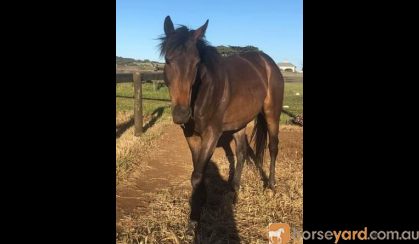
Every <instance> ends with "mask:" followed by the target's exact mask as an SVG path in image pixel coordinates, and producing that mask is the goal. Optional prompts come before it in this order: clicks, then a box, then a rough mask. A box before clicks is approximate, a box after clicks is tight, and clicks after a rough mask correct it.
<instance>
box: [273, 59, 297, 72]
mask: <svg viewBox="0 0 419 244" xmlns="http://www.w3.org/2000/svg"><path fill="white" fill-rule="evenodd" d="M277 65H278V67H279V69H280V70H281V71H290V72H296V71H297V66H295V65H293V64H292V63H290V62H287V61H284V62H282V63H278V64H277Z"/></svg>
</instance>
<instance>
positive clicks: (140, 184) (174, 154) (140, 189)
mask: <svg viewBox="0 0 419 244" xmlns="http://www.w3.org/2000/svg"><path fill="white" fill-rule="evenodd" d="M232 149H233V152H234V143H232ZM222 157H224V158H225V151H224V150H223V148H221V147H219V148H217V149H216V151H215V153H214V155H213V157H212V161H213V162H214V160H215V162H217V161H223V162H225V161H226V160H217V159H220V158H222ZM142 158H143V161H144V162H142V163H144V164H143V165H145V169H141V170H140V169H134V170H133V171H132V173H131V174H130V176H129V177H128V179H126V180H125V181H124V182H122V183H121V184H119V185H118V186H117V191H116V195H117V198H116V206H117V209H116V217H117V218H116V222H117V223H116V224H117V231H120V228H121V227H120V225H121V224H120V220H121V219H123V218H124V216H128V215H130V214H131V213H133V212H135V214H137V215H138V213H146V210H147V207H148V206H149V204H150V203H152V202H153V201H154V199H153V197H152V194H150V193H154V192H157V191H161V190H163V189H172V188H173V187H175V188H176V187H177V188H179V187H180V188H183V189H184V190H185V191H187V192H190V190H191V187H190V183H189V182H190V175H191V173H192V160H191V154H190V151H189V147H188V145H187V143H186V140H185V138H184V136H183V133H182V131H181V129H180V127H179V126H177V125H168V126H167V128H166V129H165V132H164V133H163V134H162V135H161V136H160V137H159V139H158V140H157V142H156V144H155V145H154V146H153V150H150V151H149V152H148V154H147V155H143V157H142ZM284 158H287V160H289V159H290V158H291V159H295V160H300V159H301V158H302V128H301V127H296V126H281V130H280V153H279V155H278V161H279V162H280V161H281V159H284ZM278 164H279V163H277V167H278ZM223 167H225V166H223ZM245 170H246V166H245ZM278 171H279V172H280V171H281V168H280V167H278V169H277V172H278ZM223 178H227V176H226V175H223ZM277 184H278V185H279V186H278V187H279V189H281V188H282V187H285V185H284V184H285V183H281V180H280V179H277Z"/></svg>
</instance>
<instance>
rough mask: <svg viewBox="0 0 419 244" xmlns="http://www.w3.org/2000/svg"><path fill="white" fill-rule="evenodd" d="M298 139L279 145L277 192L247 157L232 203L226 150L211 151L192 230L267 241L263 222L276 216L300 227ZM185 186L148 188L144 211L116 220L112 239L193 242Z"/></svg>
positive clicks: (208, 237)
mask: <svg viewBox="0 0 419 244" xmlns="http://www.w3.org/2000/svg"><path fill="white" fill-rule="evenodd" d="M281 130H301V131H302V128H295V126H294V127H282V129H281ZM301 133H302V132H301ZM298 140H299V141H297V142H293V143H291V144H289V145H287V146H286V148H285V147H284V146H282V145H281V150H282V153H281V154H280V155H279V157H278V163H277V187H276V192H277V193H276V195H274V196H272V195H271V194H269V191H264V188H263V183H262V181H261V179H260V175H259V173H258V170H256V168H255V166H254V165H253V164H252V163H248V164H246V165H245V168H244V171H243V176H242V184H241V189H240V192H239V198H238V202H237V203H236V205H234V204H233V194H232V193H231V192H230V191H228V188H227V179H226V178H227V175H228V171H229V163H228V160H227V158H226V157H225V156H224V157H221V156H219V157H213V159H212V160H213V161H215V162H216V163H213V161H211V162H210V164H209V168H208V172H207V176H206V177H207V180H208V181H209V183H208V185H209V187H208V189H207V192H208V198H207V202H206V204H205V206H204V208H203V210H202V212H201V221H200V226H199V231H198V232H197V234H196V236H197V239H199V240H200V243H267V232H266V231H267V226H268V224H269V223H275V222H283V223H288V224H289V225H290V226H291V229H293V228H295V229H296V230H297V231H299V232H302V209H303V208H302V204H303V202H302V199H303V198H302V196H303V192H302V191H303V188H302V183H303V182H302V176H303V174H302V173H303V167H302V159H303V154H302V140H301V138H300V139H298ZM300 140H301V141H300ZM266 156H267V155H266ZM267 166H268V165H265V166H264V170H265V172H268V171H267ZM190 192H191V187H190V183H189V182H185V183H184V184H182V185H179V186H177V187H172V188H170V189H166V190H161V191H159V192H156V193H152V194H151V193H148V194H147V195H146V197H147V198H150V199H153V201H152V202H151V203H150V205H149V206H148V208H147V211H144V210H135V211H134V212H133V213H131V214H130V215H128V216H125V217H124V218H123V219H122V220H121V224H120V226H119V227H118V228H120V229H119V231H118V233H117V243H144V244H145V243H192V242H193V238H194V237H193V234H192V233H189V232H188V221H189V211H190V205H189V198H190ZM292 243H302V240H301V239H298V240H292Z"/></svg>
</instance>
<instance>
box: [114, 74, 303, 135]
mask: <svg viewBox="0 0 419 244" xmlns="http://www.w3.org/2000/svg"><path fill="white" fill-rule="evenodd" d="M284 78H285V82H287V81H288V82H296V81H297V82H301V81H302V76H301V77H287V76H284ZM162 80H164V75H163V72H162V71H147V72H141V73H140V72H136V73H116V83H128V82H133V83H134V127H135V132H134V135H135V136H140V135H141V134H142V133H143V107H142V100H143V99H147V98H143V96H142V90H141V84H142V83H143V82H146V81H153V83H154V85H156V82H157V81H162ZM153 100H161V101H167V100H164V99H153ZM284 112H286V110H284ZM290 116H291V117H295V115H290Z"/></svg>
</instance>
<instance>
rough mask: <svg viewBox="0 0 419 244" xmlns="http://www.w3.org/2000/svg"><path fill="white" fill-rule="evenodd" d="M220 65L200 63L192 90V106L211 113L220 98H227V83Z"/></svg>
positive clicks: (216, 106)
mask: <svg viewBox="0 0 419 244" xmlns="http://www.w3.org/2000/svg"><path fill="white" fill-rule="evenodd" d="M226 77H227V76H226V73H225V71H224V69H223V68H222V65H220V64H218V65H212V66H211V67H209V66H208V65H206V64H201V65H200V67H199V69H198V73H197V80H196V82H195V85H194V88H193V91H192V103H193V104H194V106H193V107H195V108H198V109H199V110H201V111H206V112H207V113H213V112H215V111H216V110H217V108H218V107H219V106H218V105H219V103H220V102H221V101H222V100H225V99H228V98H229V92H230V89H229V84H228V81H227V78H226Z"/></svg>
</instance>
